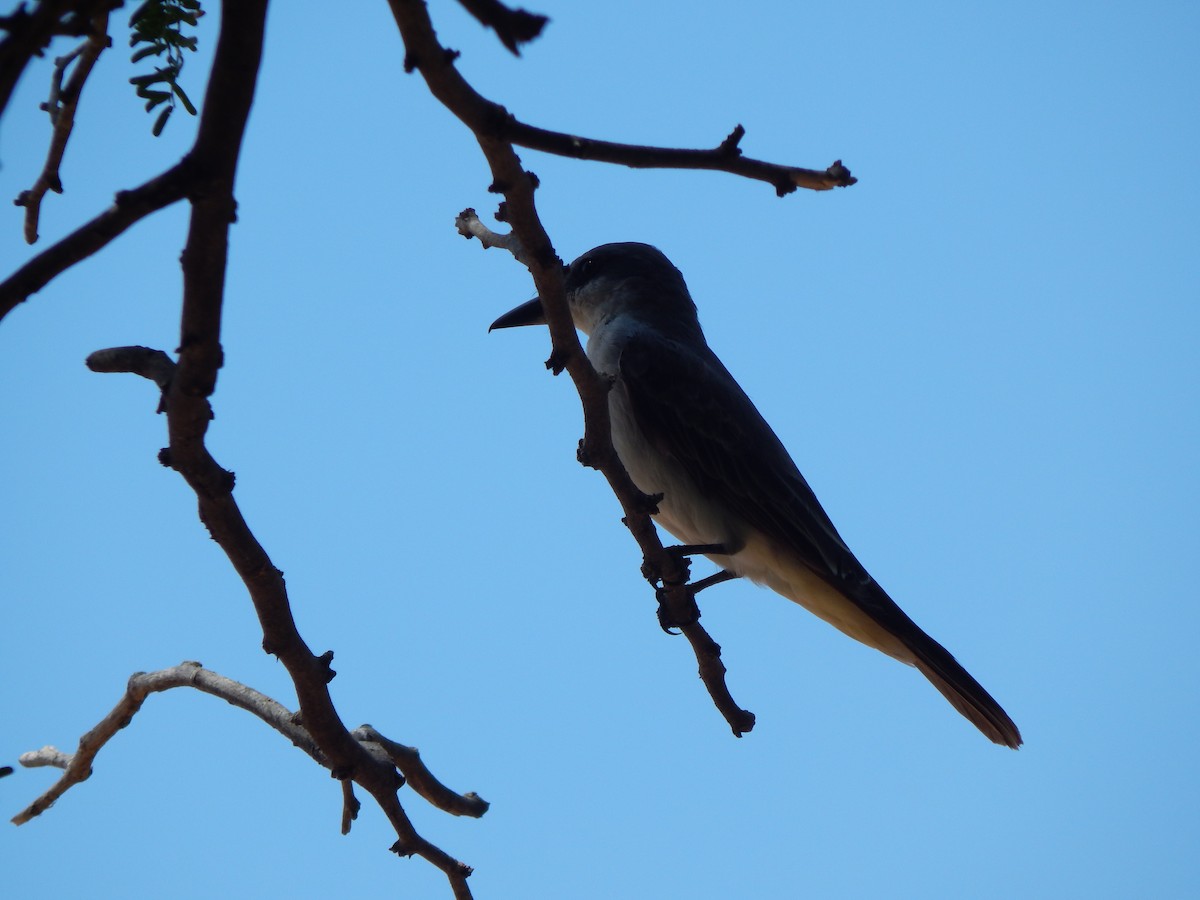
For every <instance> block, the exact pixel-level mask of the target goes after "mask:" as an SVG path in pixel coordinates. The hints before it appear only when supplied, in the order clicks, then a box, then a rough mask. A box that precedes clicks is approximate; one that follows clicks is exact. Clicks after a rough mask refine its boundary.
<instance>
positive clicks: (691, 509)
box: [489, 243, 1021, 748]
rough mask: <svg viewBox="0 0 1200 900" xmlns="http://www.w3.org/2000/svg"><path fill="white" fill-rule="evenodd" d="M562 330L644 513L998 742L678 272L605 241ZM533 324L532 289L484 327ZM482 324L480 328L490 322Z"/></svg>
mask: <svg viewBox="0 0 1200 900" xmlns="http://www.w3.org/2000/svg"><path fill="white" fill-rule="evenodd" d="M566 290H567V300H568V301H569V303H570V309H571V316H572V318H573V319H574V322H575V327H576V328H578V329H579V330H580V331H582V332H583V333H584V334H586V335H587V336H588V342H587V355H588V358H589V359H590V360H591V361H592V365H593V366H595V368H596V369H597V371H599V372H601V373H604V374H606V375H608V376H610V377H612V378H613V379H614V383H613V386H612V390H611V391H610V393H609V410H610V413H611V418H612V440H613V446H614V447H615V449H616V451H617V455H618V456H620V458H621V462H622V463H624V465H625V468H626V469H627V470H628V471H629V475H630V476H631V477H632V478H633V481H634V483H635V484H636V485H637V486H638V488H639V489H640V490H642V491H643V492H644V493H646V494H661V495H662V499H661V500H660V501H659V503H658V512H657V513H656V514H655V515H654V519H655V521H657V522H658V523H659V524H660V525H662V526H663V527H664V528H665V529H666V530H667V531H669V532H670V533H671V534H673V535H674V536H675V537H676V538H678V539H679V540H680V541H681V542H682V543H683V544H684V545H689V546H692V545H705V546H706V548H710V549H713V550H719V551H721V552H705V554H704V555H706V556H707V557H708V558H709V559H711V560H712V561H713V562H714V563H716V564H717V565H718V566H720V567H721V568H722V569H724V570H726V571H727V572H730V573H732V574H734V575H741V576H745V577H747V578H749V579H750V580H751V581H754V582H756V583H758V584H764V585H766V586H767V587H769V588H771V589H772V590H774V591H776V592H777V593H779V594H782V595H783V596H784V597H787V598H788V599H789V600H794V601H795V602H796V603H799V604H800V605H801V606H803V607H804V608H805V609H807V610H809V611H810V612H813V613H815V614H816V615H818V616H820V617H821V618H822V619H824V620H825V621H827V622H829V623H830V624H831V625H833V626H834V627H835V628H838V629H839V630H841V631H843V632H845V633H846V634H848V635H849V636H850V637H852V638H854V639H855V640H858V641H861V642H862V643H864V644H866V645H867V646H868V647H874V648H875V649H876V650H881V651H882V652H884V653H886V654H887V655H888V656H892V657H895V658H896V659H898V660H900V661H901V662H903V663H906V664H908V665H910V666H916V667H917V668H918V669H919V670H920V671H921V674H923V675H924V676H925V677H926V678H928V679H929V680H930V681H931V682H932V683H933V686H934V687H936V688H937V689H938V690H939V691H941V692H942V694H943V695H944V696H945V697H946V699H947V700H949V701H950V703H951V704H952V705H953V706H954V708H955V709H957V710H958V711H959V712H960V713H962V714H963V715H964V716H966V717H967V718H968V719H969V720H970V721H971V722H972V723H973V724H974V725H975V727H976V728H978V729H979V730H980V731H982V732H983V733H984V734H985V735H987V737H989V738H990V739H991V740H993V741H995V742H996V743H997V744H1004V745H1006V746H1009V747H1013V748H1016V747H1018V746H1020V744H1021V733H1020V731H1018V730H1017V726H1016V725H1015V724H1014V723H1013V721H1012V719H1010V718H1009V717H1008V714H1007V713H1005V711H1004V710H1003V709H1001V708H1000V704H998V703H997V702H996V701H995V700H993V699H992V697H991V695H990V694H989V693H988V692H987V691H986V690H984V689H983V687H982V686H981V685H980V684H979V682H977V681H976V680H975V679H974V678H972V677H971V675H970V674H969V673H968V672H967V670H966V669H964V668H963V667H962V666H961V665H959V664H958V662H957V661H956V660H955V659H954V657H953V656H951V655H950V653H949V651H947V650H946V648H945V647H943V646H942V645H941V644H939V643H938V642H937V641H935V640H934V639H933V638H931V637H930V636H929V635H927V634H926V633H925V632H924V631H922V630H921V629H920V628H919V627H918V626H917V624H916V623H915V622H913V620H912V619H910V618H909V617H908V616H907V615H906V614H905V613H904V611H903V610H902V609H900V607H899V606H897V605H896V603H895V602H894V601H893V600H892V598H891V597H889V596H888V595H887V593H886V592H885V591H884V589H883V588H882V587H880V586H879V584H878V583H877V582H876V581H875V579H873V578H872V577H871V576H870V575H869V574H868V573H867V570H866V569H865V568H863V566H862V564H861V563H859V561H858V560H857V559H856V558H855V557H854V554H853V553H851V552H850V548H849V547H847V546H846V542H845V541H843V540H842V538H841V536H840V535H839V534H838V532H837V529H836V528H834V527H833V523H832V522H831V521H830V520H829V516H828V515H826V513H825V510H824V509H822V508H821V504H820V503H819V502H818V501H817V498H816V496H815V495H814V494H813V492H812V489H811V488H810V487H809V486H808V482H807V481H805V480H804V476H803V475H801V474H800V470H799V469H798V468H796V464H795V463H794V462H793V461H792V458H791V456H789V455H788V452H787V450H786V449H784V446H783V444H782V443H781V442H780V440H779V438H778V437H776V436H775V432H774V431H772V430H771V426H770V425H768V424H767V422H766V420H765V419H763V417H762V415H761V414H760V413H759V411H758V410H757V409H756V408H755V407H754V404H753V403H751V402H750V398H749V397H747V396H746V394H745V392H744V391H743V390H742V388H741V387H740V386H739V385H738V383H737V382H736V381H735V380H734V378H733V376H732V375H730V374H729V372H728V371H727V370H726V368H725V366H724V365H722V363H721V360H719V359H718V358H717V355H716V354H715V353H713V351H712V350H711V349H709V346H708V343H707V341H705V339H704V332H703V331H701V329H700V320H699V318H698V317H697V314H696V304H695V303H693V302H692V298H691V295H690V294H689V293H688V289H687V285H686V284H685V283H684V280H683V275H682V274H681V273H680V272H679V270H678V269H676V268H675V266H673V265H672V264H671V262H670V260H668V259H667V258H666V256H664V255H663V254H662V253H661V252H660V251H659V250H657V249H656V248H654V247H651V246H650V245H648V244H638V243H621V244H604V245H602V246H600V247H596V248H595V249H593V250H589V251H588V252H587V253H585V254H583V255H582V256H580V257H579V258H578V259H577V260H575V261H574V262H573V263H571V265H570V266H569V267H568V268H567V272H566ZM539 324H545V317H544V315H543V312H542V305H541V300H540V298H537V297H535V298H534V299H533V300H530V301H529V302H527V303H524V304H522V305H521V306H518V307H517V308H516V309H514V310H512V311H511V312H508V313H505V314H504V315H503V316H501V317H500V318H499V319H497V320H496V321H495V322H493V323H492V325H491V328H512V327H515V326H518V325H539ZM490 330H491V329H489V331H490Z"/></svg>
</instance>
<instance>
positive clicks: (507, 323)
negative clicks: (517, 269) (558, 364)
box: [488, 242, 699, 335]
mask: <svg viewBox="0 0 1200 900" xmlns="http://www.w3.org/2000/svg"><path fill="white" fill-rule="evenodd" d="M566 274H567V284H566V287H567V302H568V304H569V305H570V308H571V318H572V319H573V320H574V322H575V327H576V328H578V329H579V330H580V331H582V332H583V333H584V334H589V335H590V334H591V333H592V332H593V331H595V330H596V329H597V328H599V327H600V326H601V325H603V324H604V323H606V322H609V321H611V320H612V319H615V318H617V317H618V316H631V317H634V318H637V319H640V320H642V321H645V322H646V323H648V324H652V325H654V326H656V327H658V328H662V329H664V330H674V329H677V328H685V329H689V330H690V329H698V328H699V324H698V322H697V319H696V304H695V303H693V302H692V297H691V295H690V294H689V293H688V289H687V285H686V284H685V283H684V280H683V275H682V274H681V273H680V271H679V270H678V269H676V268H675V267H674V266H673V265H671V261H670V260H669V259H667V258H666V256H664V255H663V253H662V251H660V250H658V249H657V248H655V247H651V246H650V245H649V244H639V243H634V242H627V243H620V244H601V245H600V246H599V247H595V248H593V249H591V250H589V251H588V252H587V253H585V254H583V255H582V256H580V257H579V258H578V259H576V260H575V261H574V262H573V263H571V264H570V265H569V266H567V272H566ZM544 324H546V319H545V316H544V315H543V313H542V304H541V300H540V298H538V297H534V298H533V299H532V300H530V301H528V302H527V303H522V304H521V305H520V306H518V307H517V308H516V309H513V310H510V311H509V312H506V313H505V314H504V315H502V316H501V317H500V318H498V319H497V320H496V321H495V322H493V323H492V324H491V327H490V328H488V330H489V331H491V330H492V329H494V328H515V327H516V326H518V325H544Z"/></svg>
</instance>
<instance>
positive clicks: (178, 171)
mask: <svg viewBox="0 0 1200 900" xmlns="http://www.w3.org/2000/svg"><path fill="white" fill-rule="evenodd" d="M192 184H193V180H192V174H191V170H190V168H189V166H188V160H187V158H186V157H185V158H184V159H183V160H182V161H181V162H179V163H176V164H175V165H174V166H172V167H171V168H169V169H167V171H165V172H163V173H162V174H161V175H158V176H157V177H155V178H152V179H150V180H149V181H147V182H146V183H145V184H143V185H141V186H140V187H136V188H134V189H133V190H131V191H121V192H120V193H118V194H117V196H116V198H115V200H114V203H113V205H112V206H110V207H109V208H108V209H106V210H105V211H104V212H102V213H100V215H98V216H96V217H95V218H94V219H92V220H91V221H90V222H88V223H87V224H86V225H82V226H80V227H79V228H77V229H75V230H74V231H73V232H71V233H70V234H69V235H67V236H66V237H65V238H63V239H62V240H60V241H57V242H56V243H54V244H52V245H50V246H49V247H47V248H46V249H45V250H43V251H42V252H41V253H39V254H38V255H37V256H35V257H34V258H33V259H31V260H30V261H29V262H27V263H25V265H23V266H21V268H19V269H17V271H15V272H13V274H12V275H10V276H9V277H8V278H7V279H5V280H4V281H3V282H0V320H2V319H3V318H4V317H5V316H6V315H8V314H9V313H10V312H12V310H13V309H14V308H15V307H16V306H17V305H19V304H21V303H24V302H25V301H26V300H28V299H29V297H30V296H31V295H33V294H35V293H37V292H38V291H40V290H41V289H42V288H44V287H45V286H46V285H47V284H49V283H50V282H51V281H52V280H54V278H55V277H57V276H58V275H61V274H62V273H63V272H65V271H66V270H67V269H69V268H71V266H73V265H75V264H76V263H78V262H80V261H82V260H85V259H87V258H88V257H89V256H91V255H92V254H93V253H97V252H98V251H100V250H102V249H104V247H106V246H107V245H108V243H109V242H110V241H112V240H113V239H114V238H116V237H118V236H119V235H121V234H122V233H124V232H125V231H126V229H128V228H129V227H130V226H132V225H134V224H135V223H137V222H139V221H141V220H142V219H144V218H145V217H146V216H148V215H150V214H151V213H154V212H158V211H159V210H160V209H163V208H164V207H167V206H170V205H171V204H172V203H176V202H178V201H179V200H182V199H183V198H184V197H185V196H187V192H188V190H189V189H191V187H192Z"/></svg>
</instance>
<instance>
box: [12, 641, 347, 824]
mask: <svg viewBox="0 0 1200 900" xmlns="http://www.w3.org/2000/svg"><path fill="white" fill-rule="evenodd" d="M177 687H192V688H196V689H197V690H200V691H204V692H205V693H206V694H212V695H213V696H215V697H220V698H221V699H223V700H225V701H227V702H229V703H231V704H233V705H234V706H237V707H239V708H241V709H244V710H246V711H247V712H251V713H253V714H254V715H256V716H258V717H259V718H260V719H262V720H263V721H264V722H266V723H267V724H268V725H270V726H271V727H272V728H274V729H275V730H276V731H278V732H279V733H280V734H282V735H283V736H284V737H286V738H287V739H288V740H290V741H291V742H292V743H293V744H295V745H296V746H297V747H299V748H300V749H301V750H303V751H304V752H305V753H307V754H308V755H309V756H311V757H312V758H313V759H315V760H316V761H317V762H319V763H321V764H322V765H328V763H327V762H325V760H324V759H323V758H322V757H321V754H320V751H319V750H318V749H317V747H316V745H315V744H314V743H313V741H312V738H310V737H309V736H308V733H307V732H306V731H305V730H304V729H303V728H301V727H300V726H299V725H297V724H296V722H295V717H294V716H293V714H292V713H291V712H289V711H288V710H287V709H286V708H285V707H284V706H283V705H281V704H279V703H277V702H276V701H274V700H272V699H271V698H270V697H268V696H267V695H266V694H262V693H259V692H258V691H256V690H254V689H253V688H250V687H247V686H246V685H244V684H240V683H239V682H236V681H233V680H231V679H229V678H225V677H224V676H222V675H218V674H217V673H216V672H211V671H208V670H207V669H204V668H202V667H201V666H200V663H198V662H183V663H180V664H179V665H178V666H174V667H173V668H170V669H162V670H161V671H158V672H138V673H137V674H135V675H133V676H132V677H131V678H130V679H129V683H128V684H127V685H126V688H125V694H124V696H123V697H121V699H120V701H118V703H117V705H116V706H114V707H113V709H112V711H111V712H110V713H109V714H108V715H107V716H105V717H104V718H103V719H101V720H100V722H99V723H98V724H97V725H96V727H94V728H92V729H91V730H90V731H88V732H87V733H86V734H85V735H84V736H83V737H81V738H80V739H79V748H78V749H77V750H76V751H75V752H74V753H72V754H67V753H63V752H61V751H59V750H56V749H55V748H54V747H43V748H42V749H41V750H36V751H32V752H30V753H24V754H22V755H21V756H20V758H19V760H18V761H19V762H20V763H21V765H23V766H25V767H27V768H33V767H36V766H47V765H48V766H54V767H55V768H60V769H65V770H66V771H65V772H64V774H63V776H62V777H61V778H60V779H59V780H58V781H56V782H55V783H54V785H53V786H52V787H51V788H50V789H49V790H48V791H46V792H45V793H43V794H42V795H41V796H40V797H38V798H37V799H36V800H34V801H33V803H31V804H30V805H29V806H27V807H26V808H25V809H23V810H22V811H21V812H19V813H18V814H17V815H15V816H13V819H12V822H13V824H14V825H24V824H25V823H26V822H28V821H30V820H31V819H34V818H36V817H37V816H40V815H41V814H42V813H43V812H45V811H46V810H47V809H49V808H50V807H51V805H53V803H54V801H56V800H57V799H58V798H59V797H61V796H62V795H63V794H65V793H66V792H67V791H68V790H70V789H71V788H72V787H74V786H75V785H77V784H79V783H81V782H83V781H87V779H88V778H90V777H91V774H92V760H94V759H95V758H96V754H97V753H99V752H100V750H101V749H103V747H104V745H105V744H107V743H108V742H109V741H110V740H111V739H112V738H113V737H114V736H115V735H116V734H117V732H118V731H120V730H121V729H122V728H124V727H125V726H126V725H128V724H129V723H130V721H131V720H132V719H133V717H134V715H136V714H137V712H138V710H140V709H141V708H142V704H143V703H145V702H146V698H147V697H149V696H150V695H151V694H153V693H157V692H158V691H168V690H170V689H171V688H177Z"/></svg>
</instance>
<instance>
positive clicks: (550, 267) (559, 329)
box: [389, 0, 754, 737]
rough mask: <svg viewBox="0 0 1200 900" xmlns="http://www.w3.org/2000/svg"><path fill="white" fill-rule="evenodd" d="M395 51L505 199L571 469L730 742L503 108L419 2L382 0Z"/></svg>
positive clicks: (706, 655)
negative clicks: (566, 431) (617, 536)
mask: <svg viewBox="0 0 1200 900" xmlns="http://www.w3.org/2000/svg"><path fill="white" fill-rule="evenodd" d="M389 5H390V6H391V9H392V14H393V16H394V17H395V19H396V24H397V26H398V27H399V29H400V35H401V38H402V39H403V41H404V46H405V50H406V60H407V64H408V65H409V66H410V67H415V68H417V69H419V70H420V72H421V75H422V77H423V78H424V79H425V83H426V84H427V85H428V87H429V90H430V92H431V93H432V94H433V95H434V97H436V98H437V99H438V100H439V101H441V103H442V104H443V105H444V106H446V108H447V109H449V110H450V111H451V112H452V113H453V114H454V115H455V116H457V117H458V118H459V119H460V120H462V121H463V123H464V124H466V125H467V126H468V127H469V128H470V129H471V130H472V131H473V132H474V134H475V138H476V140H478V141H479V145H480V148H481V149H482V150H483V154H484V156H485V157H486V159H487V162H488V165H489V167H490V168H491V171H492V179H493V183H492V189H493V190H495V191H497V192H501V193H503V194H504V203H503V204H502V206H501V213H502V218H503V220H504V221H506V222H508V223H509V224H511V225H512V228H513V231H514V233H515V234H516V236H517V240H518V242H519V243H518V246H519V248H520V251H521V254H522V261H523V262H524V263H525V265H526V266H528V268H529V270H530V273H531V274H532V275H533V281H534V285H535V286H536V288H537V291H538V296H540V297H541V298H542V306H543V308H544V309H545V314H546V322H547V324H548V325H549V328H550V337H551V342H552V344H553V351H552V353H551V356H550V359H549V360H548V361H547V363H546V365H547V367H548V368H550V369H552V370H553V371H554V373H555V374H558V372H560V371H563V370H564V369H565V370H566V371H567V372H568V373H569V374H570V376H571V380H572V381H573V382H574V384H575V388H576V390H577V391H578V392H579V397H580V401H581V403H582V405H583V413H584V437H583V440H582V441H581V442H580V447H579V459H580V462H582V463H584V464H585V465H588V466H591V467H593V468H596V469H599V470H600V472H601V473H603V475H604V477H605V478H606V479H607V480H608V483H609V486H610V487H611V488H612V490H613V493H614V494H616V497H617V499H618V501H619V502H620V504H621V508H622V510H623V511H624V519H623V521H624V522H625V524H626V525H627V526H628V528H629V530H630V531H631V532H632V533H633V535H634V537H635V538H636V540H637V542H638V545H639V546H640V547H641V549H642V553H643V555H644V557H645V559H646V561H647V563H648V565H650V566H651V567H652V568H653V569H654V570H655V571H656V572H657V573H659V574H660V575H661V577H662V579H663V582H664V587H663V589H662V596H663V597H664V602H665V603H666V604H667V605H668V607H669V608H671V610H672V613H673V617H674V620H675V621H680V622H683V621H688V622H689V624H688V625H687V626H686V627H682V628H681V630H682V631H683V634H684V635H685V636H686V637H687V638H688V640H689V641H690V642H691V645H692V649H693V651H694V652H695V654H696V659H697V661H698V663H699V669H700V676H701V678H702V679H703V681H704V684H705V686H706V687H707V688H708V691H709V694H710V695H711V696H712V698H713V701H714V703H715V705H716V706H717V708H718V709H719V710H720V712H721V714H722V715H723V716H724V717H725V719H726V721H727V722H728V723H729V726H730V728H731V729H732V730H733V733H734V734H735V735H738V736H739V737H740V736H741V735H742V734H743V733H744V732H747V731H749V730H750V729H751V728H753V726H754V716H753V714H752V713H750V712H748V711H747V710H743V709H741V708H740V707H738V706H737V704H736V703H734V702H733V700H732V698H731V697H730V695H729V689H728V687H727V686H726V684H725V681H724V673H725V667H724V665H723V664H722V663H721V660H720V645H718V644H717V643H716V641H714V640H713V639H712V638H711V637H710V636H709V635H708V632H707V631H705V629H704V627H703V626H702V625H700V623H699V622H698V621H696V617H697V616H698V611H696V612H693V613H692V615H691V616H690V618H685V617H683V616H682V615H681V614H680V613H679V611H680V610H695V600H694V597H693V595H692V594H691V593H689V588H688V586H687V584H686V583H685V582H686V581H687V569H686V566H684V565H683V563H682V561H681V559H680V558H679V557H678V556H677V555H675V554H671V553H668V552H667V551H666V550H664V549H663V545H662V541H661V540H660V539H659V537H658V532H657V531H656V530H655V528H654V525H653V523H652V521H651V519H650V513H652V512H654V511H655V506H654V500H653V498H651V497H647V496H646V495H645V494H643V493H642V492H641V491H640V490H638V488H637V486H636V485H635V484H634V483H633V480H632V479H631V478H630V477H629V473H628V472H626V471H625V467H624V466H623V465H622V464H621V460H620V458H619V457H618V456H617V454H616V451H615V450H614V449H613V445H612V436H611V433H610V425H609V412H608V390H609V387H610V386H611V382H610V381H609V380H608V379H606V378H604V377H602V376H601V375H600V374H599V373H598V372H596V370H595V369H594V368H593V367H592V365H591V363H590V362H588V359H587V356H586V355H585V354H584V352H583V348H582V347H581V346H580V344H579V337H578V335H577V334H576V333H575V326H574V324H573V322H572V320H571V315H570V312H569V311H568V309H567V301H566V294H565V292H564V277H563V265H562V261H561V260H560V259H559V258H558V255H557V254H556V253H555V252H554V248H553V247H552V246H551V244H550V238H549V237H548V236H547V234H546V231H545V229H544V228H543V227H542V223H541V221H540V220H539V218H538V215H537V210H536V208H535V206H534V201H533V192H534V188H535V187H536V179H535V178H534V177H533V175H532V174H531V173H529V172H526V171H525V170H524V169H523V168H522V166H521V161H520V159H519V158H518V157H517V154H516V152H515V151H514V149H513V145H512V143H511V142H510V140H509V138H508V131H507V125H506V123H507V121H508V115H507V113H506V112H505V111H504V110H503V108H502V107H499V106H497V105H496V104H494V103H492V102H490V101H489V100H486V99H485V98H483V97H482V96H480V95H479V94H478V93H477V92H476V91H475V89H474V88H472V87H471V86H470V84H468V83H467V81H466V80H465V79H464V78H463V77H462V75H461V74H460V73H459V72H458V70H457V69H455V68H454V65H453V55H452V54H450V53H449V52H448V51H447V50H446V49H445V48H444V47H442V46H441V44H440V43H439V42H438V40H437V36H436V34H435V33H434V30H433V24H432V23H431V22H430V20H429V15H428V11H427V10H426V7H425V4H424V3H423V2H421V0H389Z"/></svg>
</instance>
